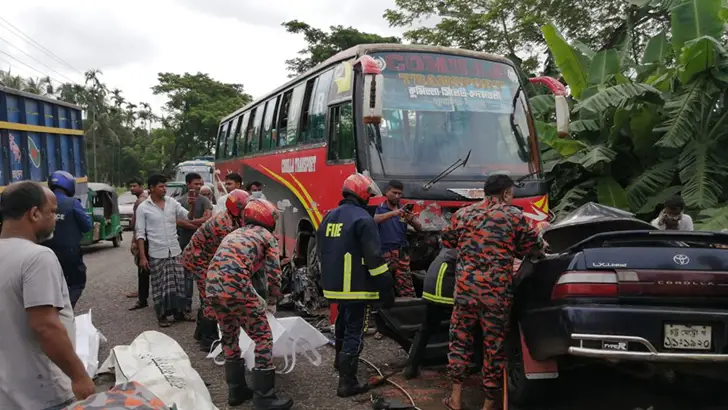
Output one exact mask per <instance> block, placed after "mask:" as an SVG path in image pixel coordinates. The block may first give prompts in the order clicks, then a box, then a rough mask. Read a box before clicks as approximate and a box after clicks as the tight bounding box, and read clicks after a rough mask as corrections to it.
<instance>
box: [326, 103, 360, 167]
mask: <svg viewBox="0 0 728 410" xmlns="http://www.w3.org/2000/svg"><path fill="white" fill-rule="evenodd" d="M327 159H328V160H329V161H344V160H350V159H354V115H353V110H352V106H351V102H347V103H344V104H340V105H336V106H333V107H330V108H329V150H328V158H327Z"/></svg>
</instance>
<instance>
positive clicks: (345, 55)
mask: <svg viewBox="0 0 728 410" xmlns="http://www.w3.org/2000/svg"><path fill="white" fill-rule="evenodd" d="M378 51H402V52H406V51H410V52H412V51H420V52H426V53H440V54H451V55H457V56H461V57H473V58H480V59H483V60H491V61H497V62H499V63H504V64H508V65H510V66H513V62H512V61H511V60H509V59H507V58H505V57H502V56H499V55H496V54H490V53H483V52H480V51H471V50H465V49H461V48H449V47H439V46H424V45H419V44H396V43H379V44H360V45H358V46H354V47H351V48H349V49H347V50H344V51H340V52H338V53H336V54H335V55H334V56H332V57H329V58H328V59H327V60H326V61H324V62H323V63H321V64H319V65H317V66H316V67H314V68H312V69H310V70H308V71H306V72H305V73H303V74H301V75H299V76H298V77H296V78H294V79H292V80H290V81H288V82H287V83H285V84H283V85H282V86H280V87H278V88H276V89H275V90H273V91H271V92H269V93H266V94H265V95H264V96H262V97H259V98H256V99H255V100H253V102H251V103H249V104H247V105H245V106H243V107H242V108H240V109H238V110H235V112H233V113H232V114H230V115H228V116H227V117H225V118H223V119H222V120H220V122H221V123H222V122H225V121H228V120H229V119H231V118H234V117H236V116H238V115H239V114H240V113H242V112H243V111H245V110H246V109H247V108H248V107H252V106H254V105H257V104H258V103H260V102H263V101H266V100H268V99H269V98H271V97H272V96H275V95H277V94H278V93H280V92H281V91H283V90H285V89H287V88H289V87H290V86H292V85H294V84H296V83H299V82H301V81H302V80H304V79H305V78H307V77H311V76H313V75H314V74H316V73H318V72H319V71H323V70H324V69H325V68H328V67H329V66H332V65H334V64H336V63H338V62H340V61H346V60H350V59H352V58H355V57H358V56H362V55H365V54H369V53H375V52H378Z"/></svg>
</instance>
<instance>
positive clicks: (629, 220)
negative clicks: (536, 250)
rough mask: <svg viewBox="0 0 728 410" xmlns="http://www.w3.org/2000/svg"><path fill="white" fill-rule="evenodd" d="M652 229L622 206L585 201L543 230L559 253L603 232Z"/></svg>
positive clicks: (545, 237) (553, 249)
mask: <svg viewBox="0 0 728 410" xmlns="http://www.w3.org/2000/svg"><path fill="white" fill-rule="evenodd" d="M644 229H646V230H655V229H657V228H655V227H654V226H652V225H651V224H650V223H648V222H645V221H643V220H640V219H637V218H636V217H635V216H634V214H633V213H630V212H627V211H623V210H621V209H617V208H612V207H609V206H605V205H600V204H597V203H594V202H589V203H586V204H584V205H582V206H580V207H579V208H577V209H575V210H574V211H573V212H571V213H570V214H568V215H567V216H565V217H564V218H562V219H560V220H558V221H556V222H555V223H553V224H552V225H551V226H550V227H548V228H547V229H546V230H544V232H543V239H544V240H545V241H546V242H547V243H548V244H549V247H550V248H551V249H550V251H551V252H552V253H561V252H564V251H565V250H566V249H568V248H569V247H570V246H571V245H573V244H575V243H577V242H580V241H582V240H584V239H586V238H589V237H590V236H592V235H596V234H598V233H602V232H614V231H632V230H644Z"/></svg>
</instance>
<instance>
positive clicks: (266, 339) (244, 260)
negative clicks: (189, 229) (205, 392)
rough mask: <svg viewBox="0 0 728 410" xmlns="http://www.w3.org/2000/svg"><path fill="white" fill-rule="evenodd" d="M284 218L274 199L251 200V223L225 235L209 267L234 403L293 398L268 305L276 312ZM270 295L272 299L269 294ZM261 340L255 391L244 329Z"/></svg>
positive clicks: (263, 409)
mask: <svg viewBox="0 0 728 410" xmlns="http://www.w3.org/2000/svg"><path fill="white" fill-rule="evenodd" d="M277 218H278V214H277V209H276V208H275V206H274V205H273V204H271V203H270V202H268V201H266V200H263V199H260V200H250V201H249V202H248V204H247V205H246V206H245V210H244V211H243V221H244V223H245V225H244V226H243V227H242V228H240V229H237V230H235V231H233V232H232V233H231V234H229V235H228V236H226V237H225V239H223V240H222V242H221V243H220V246H219V247H218V249H217V252H215V256H214V257H213V258H212V261H211V262H210V266H209V268H208V270H207V287H206V288H205V291H206V294H207V298H208V300H209V302H210V305H211V306H212V309H213V310H214V311H215V315H216V317H217V322H218V323H219V324H220V327H221V330H222V341H221V344H222V347H223V354H224V355H225V379H226V381H227V385H228V404H230V405H231V406H237V405H239V404H241V403H243V402H244V401H246V400H248V399H250V398H251V396H252V398H253V405H254V407H255V409H257V410H272V409H275V410H279V409H280V410H287V409H290V408H291V407H292V406H293V400H292V399H291V398H290V397H289V396H288V395H285V394H279V393H276V390H275V375H276V373H275V366H274V365H273V335H272V333H271V329H270V325H269V324H268V319H266V316H265V315H266V310H271V311H275V306H276V303H277V300H278V298H279V297H280V285H281V264H280V253H279V251H278V241H277V240H276V238H275V236H273V233H272V232H273V230H274V229H275V226H276V221H277ZM265 296H267V297H268V300H267V301H266V299H265V298H264V297H265ZM241 327H242V328H243V330H244V331H245V333H246V334H247V335H248V336H249V337H250V338H251V339H252V340H253V342H254V343H255V368H254V369H253V372H252V376H253V377H252V382H253V389H252V391H251V390H250V389H249V388H248V386H247V385H246V383H245V361H244V360H243V359H241V357H240V354H241V352H240V346H239V345H238V343H239V335H240V328H241Z"/></svg>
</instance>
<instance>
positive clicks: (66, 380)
mask: <svg viewBox="0 0 728 410" xmlns="http://www.w3.org/2000/svg"><path fill="white" fill-rule="evenodd" d="M1 202H2V206H1V207H0V214H2V216H3V220H4V222H3V231H2V234H0V260H2V263H3V270H2V271H3V273H2V275H0V323H2V326H3V336H2V337H0V363H1V365H0V409H42V410H60V409H62V408H64V407H66V406H67V405H69V404H71V403H72V402H74V401H75V400H74V399H77V400H83V399H85V398H87V397H88V396H90V395H92V394H94V393H95V391H96V387H95V386H94V382H93V381H92V380H91V378H90V377H89V376H88V374H87V373H86V368H85V367H84V365H83V363H82V362H81V359H79V357H78V356H77V355H76V353H75V351H74V346H73V340H74V338H75V329H74V316H73V308H72V307H71V300H70V297H69V292H68V286H67V285H66V281H65V280H64V277H63V271H62V269H61V265H60V263H59V262H58V258H56V256H55V254H54V253H53V251H51V250H50V249H48V248H46V247H44V246H40V245H38V243H39V242H42V241H44V240H46V239H48V238H49V237H50V236H52V235H53V230H54V228H55V226H56V211H57V206H58V205H57V202H56V197H55V195H54V194H53V192H51V191H50V190H49V189H48V188H44V187H42V186H41V185H39V184H37V183H35V182H30V181H23V182H17V183H15V184H12V185H10V186H8V187H7V188H6V189H5V191H3V193H2V201H1Z"/></svg>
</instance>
